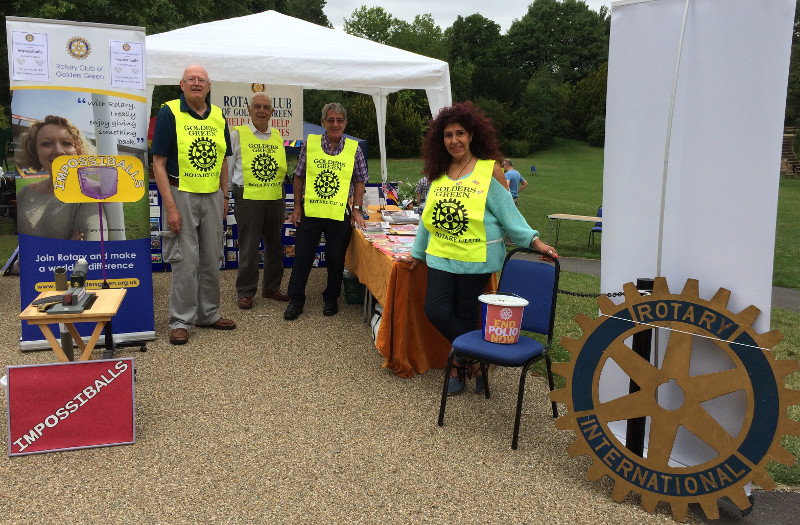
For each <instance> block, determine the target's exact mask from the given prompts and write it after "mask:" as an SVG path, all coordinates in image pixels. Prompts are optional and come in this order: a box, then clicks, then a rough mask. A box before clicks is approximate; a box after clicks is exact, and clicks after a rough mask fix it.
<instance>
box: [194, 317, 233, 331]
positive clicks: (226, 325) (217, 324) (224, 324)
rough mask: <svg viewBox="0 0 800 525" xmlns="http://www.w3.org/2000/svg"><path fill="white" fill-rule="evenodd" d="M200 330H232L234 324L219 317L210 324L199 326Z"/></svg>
mask: <svg viewBox="0 0 800 525" xmlns="http://www.w3.org/2000/svg"><path fill="white" fill-rule="evenodd" d="M197 326H199V327H200V328H213V329H214V330H233V329H234V328H236V323H235V322H233V321H232V320H230V319H225V318H224V317H220V318H219V319H217V320H216V321H214V322H213V323H211V324H199V325H197Z"/></svg>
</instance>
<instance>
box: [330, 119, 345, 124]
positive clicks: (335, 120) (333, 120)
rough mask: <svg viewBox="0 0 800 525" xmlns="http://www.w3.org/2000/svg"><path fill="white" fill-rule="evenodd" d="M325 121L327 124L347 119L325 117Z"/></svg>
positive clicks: (342, 122) (338, 122) (340, 122)
mask: <svg viewBox="0 0 800 525" xmlns="http://www.w3.org/2000/svg"><path fill="white" fill-rule="evenodd" d="M325 122H327V123H328V124H344V123H345V122H347V119H345V118H326V119H325Z"/></svg>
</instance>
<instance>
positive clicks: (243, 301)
mask: <svg viewBox="0 0 800 525" xmlns="http://www.w3.org/2000/svg"><path fill="white" fill-rule="evenodd" d="M238 304H239V308H241V309H242V310H249V309H251V308H252V307H253V298H252V297H239V301H238Z"/></svg>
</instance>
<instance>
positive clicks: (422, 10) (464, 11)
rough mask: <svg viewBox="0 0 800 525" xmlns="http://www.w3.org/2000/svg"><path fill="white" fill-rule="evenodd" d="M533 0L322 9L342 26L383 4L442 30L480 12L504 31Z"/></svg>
mask: <svg viewBox="0 0 800 525" xmlns="http://www.w3.org/2000/svg"><path fill="white" fill-rule="evenodd" d="M532 3H533V0H522V1H520V0H491V1H486V0H460V1H454V2H448V1H432V0H382V1H381V2H375V1H374V0H373V1H369V0H327V3H326V4H325V8H324V9H323V11H324V12H325V15H327V17H328V20H330V21H331V24H333V27H335V28H337V29H341V28H342V27H343V26H344V19H345V18H350V15H352V14H353V11H354V10H356V9H358V8H359V7H361V6H362V5H366V6H367V7H374V6H381V7H383V9H384V10H385V11H386V12H387V13H389V14H390V15H392V16H393V17H394V18H399V19H400V20H405V21H406V22H412V21H413V20H414V17H415V16H416V15H419V14H430V15H431V16H433V20H434V21H435V22H436V25H438V26H439V27H441V28H442V31H444V30H445V29H447V28H448V27H450V26H451V25H453V22H455V20H456V18H457V17H458V16H463V17H467V16H469V15H472V14H475V13H480V14H481V15H483V16H485V17H486V18H488V19H489V20H493V21H495V22H497V23H498V24H500V30H501V32H502V33H504V34H505V32H506V31H508V28H509V27H510V26H511V22H513V21H514V20H515V19H520V18H522V17H523V16H524V15H525V13H527V12H528V6H529V5H531V4H532ZM586 3H587V4H588V5H589V8H590V9H592V10H594V11H598V10H599V9H600V6H602V5H604V6H606V7H608V8H610V7H611V0H586Z"/></svg>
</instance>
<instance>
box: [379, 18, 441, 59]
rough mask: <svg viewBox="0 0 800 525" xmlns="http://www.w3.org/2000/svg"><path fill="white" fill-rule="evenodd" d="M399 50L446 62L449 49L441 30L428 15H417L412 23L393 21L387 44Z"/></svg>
mask: <svg viewBox="0 0 800 525" xmlns="http://www.w3.org/2000/svg"><path fill="white" fill-rule="evenodd" d="M387 43H388V44H389V45H391V46H394V47H397V48H399V49H405V50H406V51H411V52H412V53H417V54H419V55H424V56H426V57H431V58H438V59H439V60H447V56H448V52H449V47H448V44H447V41H446V40H445V37H444V33H443V32H442V28H441V27H439V26H437V25H436V22H434V21H433V17H432V16H431V15H430V14H425V15H417V16H415V17H414V21H413V22H412V23H410V24H409V23H408V22H405V21H403V20H395V25H394V30H393V31H392V35H391V38H390V39H389V40H388V42H387Z"/></svg>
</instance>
